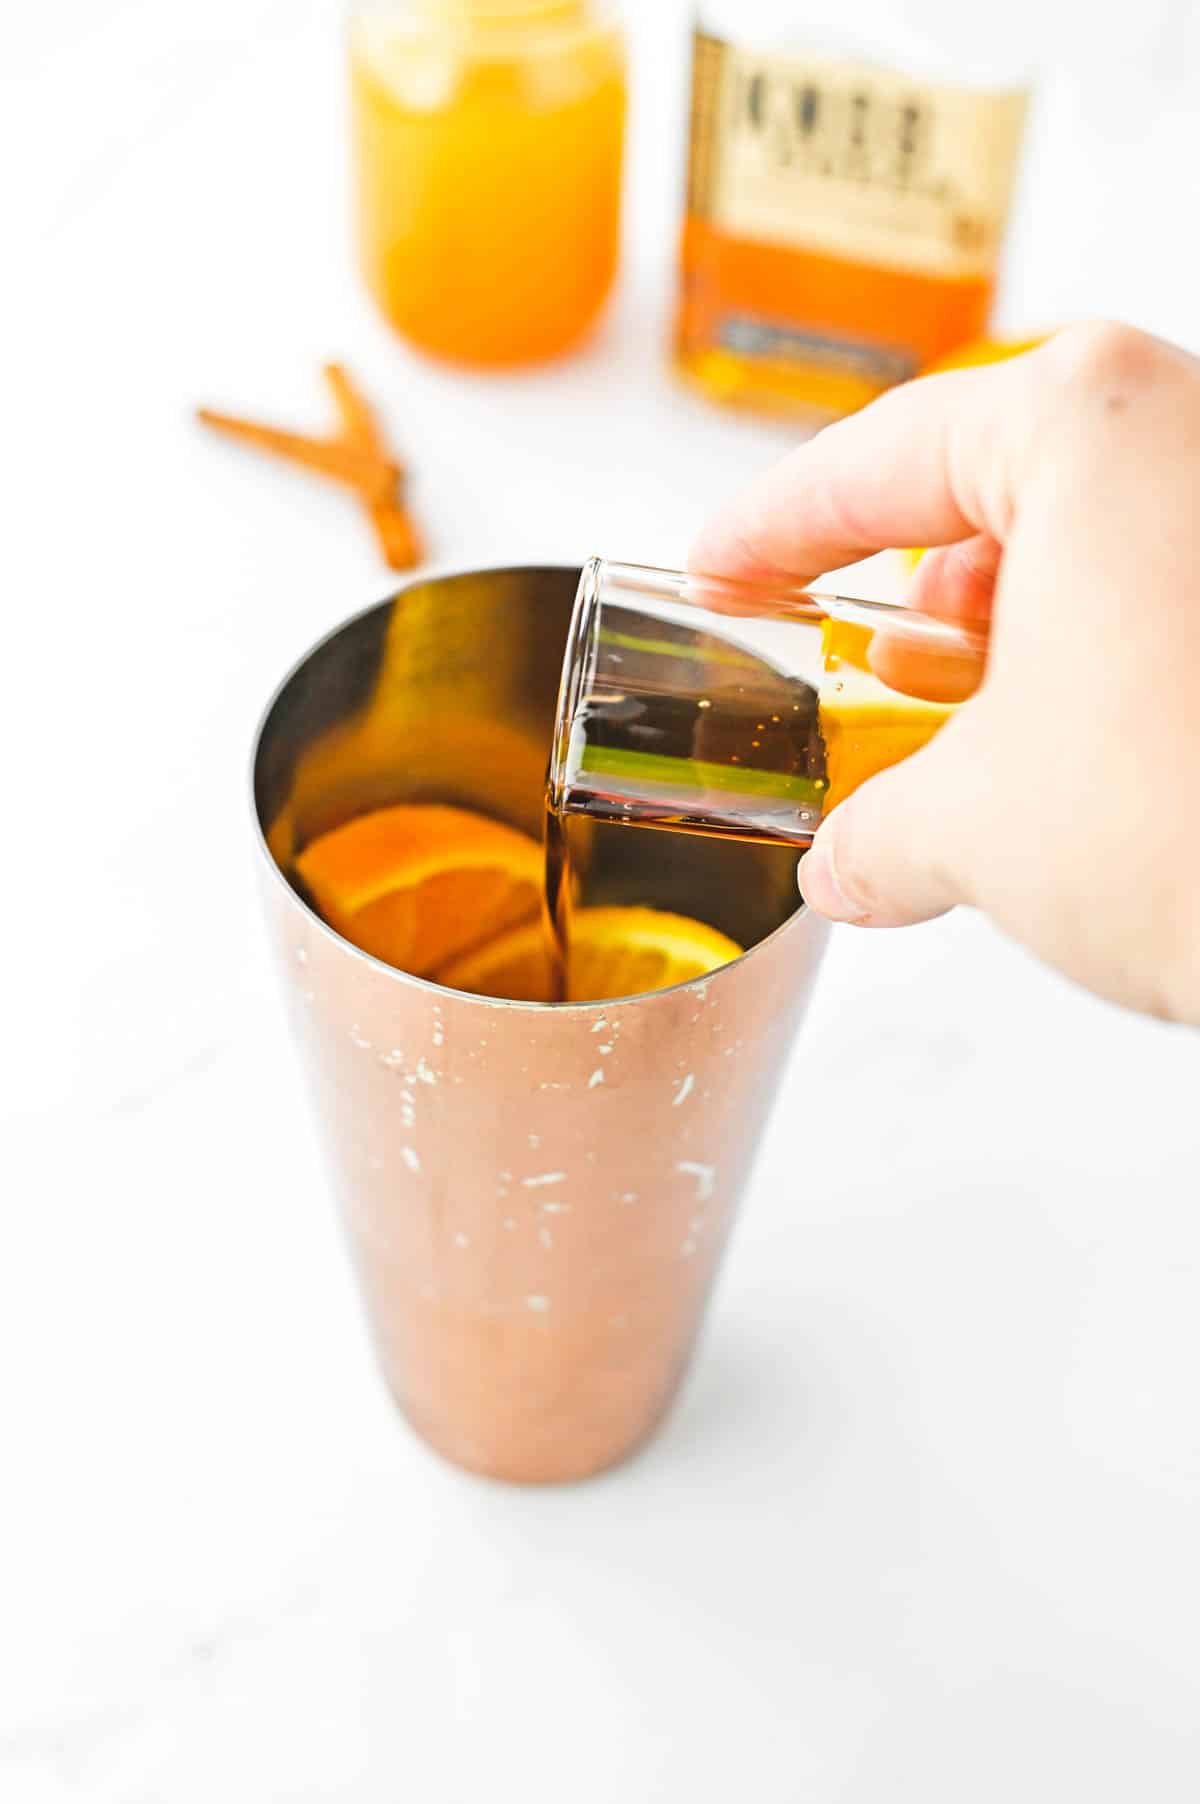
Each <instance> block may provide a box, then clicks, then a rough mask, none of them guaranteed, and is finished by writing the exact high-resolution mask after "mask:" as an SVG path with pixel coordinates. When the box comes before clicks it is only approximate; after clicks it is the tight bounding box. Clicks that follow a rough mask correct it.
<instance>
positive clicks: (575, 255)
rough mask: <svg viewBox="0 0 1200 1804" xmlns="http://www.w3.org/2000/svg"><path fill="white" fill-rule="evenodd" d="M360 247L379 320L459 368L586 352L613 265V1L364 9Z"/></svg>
mask: <svg viewBox="0 0 1200 1804" xmlns="http://www.w3.org/2000/svg"><path fill="white" fill-rule="evenodd" d="M350 57H351V80H352V111H353V130H354V155H355V182H356V189H357V212H358V236H359V246H360V255H361V259H362V266H363V272H364V274H365V276H366V280H367V284H368V286H369V288H370V290H371V292H372V294H373V295H374V296H375V299H376V300H377V301H378V303H379V305H380V307H381V308H382V310H383V312H384V313H385V315H386V316H387V318H388V319H389V320H390V321H391V323H392V324H393V325H394V326H395V327H396V329H397V331H399V332H400V333H402V334H403V336H404V337H405V338H407V339H408V340H409V341H410V342H411V343H412V344H413V345H415V346H417V347H418V349H420V350H423V351H427V352H429V353H431V354H432V355H434V356H436V357H442V358H446V359H448V360H450V361H452V362H455V363H464V364H474V365H480V366H493V367H503V366H505V365H512V364H521V363H531V362H536V361H538V360H540V359H542V358H548V357H553V356H555V355H556V354H557V353H559V352H561V351H564V350H567V349H568V348H569V347H570V346H571V345H572V344H574V343H575V342H576V341H577V340H579V339H580V338H582V337H583V336H584V334H585V333H586V332H587V330H588V327H589V326H590V325H591V324H592V323H593V321H594V320H595V318H596V316H597V314H598V313H599V311H600V309H601V307H602V306H603V304H604V301H605V298H606V297H607V294H608V291H609V289H610V287H611V285H612V280H613V276H614V274H615V271H616V265H617V249H618V229H619V217H620V189H621V156H622V144H623V138H624V125H625V93H626V84H625V47H624V37H623V33H622V31H621V27H620V22H619V19H618V18H617V16H616V14H615V11H614V9H613V8H612V7H611V6H610V5H608V4H606V3H604V0H358V4H356V5H355V6H354V7H353V8H352V13H351V25H350Z"/></svg>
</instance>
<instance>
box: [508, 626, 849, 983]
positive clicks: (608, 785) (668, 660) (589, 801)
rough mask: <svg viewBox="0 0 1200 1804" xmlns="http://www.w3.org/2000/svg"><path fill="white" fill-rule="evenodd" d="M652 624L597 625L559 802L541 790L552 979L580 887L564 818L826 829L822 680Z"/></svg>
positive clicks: (797, 831) (768, 831)
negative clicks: (816, 682)
mask: <svg viewBox="0 0 1200 1804" xmlns="http://www.w3.org/2000/svg"><path fill="white" fill-rule="evenodd" d="M619 613H620V611H619V610H613V611H611V612H610V615H609V618H610V620H615V621H617V623H618V624H619ZM654 632H655V634H657V635H661V636H659V637H653V638H646V637H644V636H638V635H636V634H624V633H620V632H617V633H615V634H614V632H613V631H612V630H611V629H605V630H603V631H602V632H601V635H600V638H601V644H600V647H599V654H600V655H599V656H598V658H597V661H596V666H595V670H594V672H593V676H592V683H591V689H590V692H589V695H588V697H587V699H586V702H585V703H584V705H583V706H582V708H581V709H580V710H579V711H578V712H577V713H576V716H575V722H574V731H573V733H572V737H571V752H570V755H569V759H568V777H567V782H566V785H565V788H564V790H563V792H562V793H561V795H560V796H559V797H558V798H557V806H556V805H555V797H554V796H553V795H552V793H551V791H550V788H549V786H548V787H547V795H546V824H545V853H546V884H545V905H544V909H543V921H544V925H545V931H546V934H547V940H548V944H549V943H550V942H551V941H552V942H553V950H554V958H555V963H556V968H557V970H558V971H559V974H560V976H561V973H562V971H563V970H564V968H565V960H566V956H567V947H568V943H569V940H570V931H571V908H572V902H573V899H574V896H575V893H576V889H577V881H576V874H575V873H574V872H573V869H572V858H571V849H570V833H569V817H574V818H575V819H578V820H583V821H587V822H589V823H592V824H593V825H594V826H597V827H599V828H601V829H602V830H604V829H615V828H618V827H652V828H658V829H663V830H666V831H668V832H672V833H693V834H704V835H712V836H715V837H717V838H721V839H729V840H741V841H748V842H751V843H759V844H767V845H788V846H795V847H796V848H797V849H798V850H805V849H807V847H808V846H810V845H811V844H812V839H813V835H814V834H815V832H816V830H817V827H818V826H819V825H820V821H821V815H822V804H823V799H824V797H825V794H826V792H827V790H828V782H827V778H826V774H825V747H824V740H823V738H822V731H821V724H820V719H819V713H818V696H817V690H816V688H815V687H814V686H813V685H812V684H811V683H808V682H806V681H804V680H803V679H801V678H799V677H795V676H789V675H788V674H786V673H785V672H783V671H781V670H777V669H775V668H774V667H773V666H772V665H770V664H768V663H767V662H766V660H765V659H763V658H762V657H759V656H757V655H755V654H753V653H750V652H749V651H745V652H743V651H742V650H741V649H740V648H739V647H737V646H736V645H733V644H731V643H729V642H725V641H721V640H716V639H714V638H712V637H710V636H709V635H708V634H705V633H700V632H696V631H694V630H692V629H690V628H680V627H678V626H674V625H668V624H667V623H666V622H662V623H659V624H657V625H656V626H655V628H654ZM635 673H636V677H637V685H636V687H637V693H632V692H631V690H632V688H633V685H631V683H630V678H631V677H632V676H633V675H634V674H635ZM643 685H647V687H643ZM668 855H669V854H668V853H667V851H666V848H664V856H668Z"/></svg>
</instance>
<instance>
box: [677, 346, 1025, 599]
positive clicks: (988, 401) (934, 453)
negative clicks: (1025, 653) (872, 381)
mask: <svg viewBox="0 0 1200 1804" xmlns="http://www.w3.org/2000/svg"><path fill="white" fill-rule="evenodd" d="M1048 349H1049V347H1048V346H1047V347H1043V348H1041V349H1039V350H1035V351H1028V352H1026V353H1024V354H1023V355H1022V356H1019V357H1014V358H1012V359H1010V360H1009V361H1008V362H1007V363H1003V364H996V365H994V366H992V367H987V368H982V369H972V370H955V371H951V372H948V373H947V374H945V375H940V376H926V377H922V378H921V379H920V380H918V381H916V382H906V383H905V384H904V385H903V386H902V387H900V388H896V389H892V390H890V391H889V393H887V394H886V395H883V396H881V397H880V399H879V400H877V401H873V402H871V404H870V405H869V406H867V407H865V408H864V409H863V410H862V412H861V413H856V414H852V415H851V416H850V417H849V418H848V419H845V420H839V421H838V422H837V423H836V424H835V425H833V426H827V427H826V428H825V430H824V431H823V432H821V433H818V435H817V436H816V438H813V439H810V440H809V441H808V443H807V444H804V445H800V446H799V447H798V448H797V449H796V450H795V451H792V452H790V453H789V455H788V456H787V457H785V458H783V459H782V461H781V462H779V463H777V464H775V465H774V466H773V467H772V468H771V469H768V470H766V471H764V472H763V474H762V475H761V476H758V477H756V478H755V480H754V481H753V482H751V483H750V485H749V487H748V488H746V489H745V490H743V492H742V494H741V495H739V496H738V497H737V498H736V499H735V500H734V501H733V502H732V503H731V504H730V505H729V506H728V507H727V508H726V509H725V510H724V511H723V512H722V513H721V514H720V515H718V517H717V518H716V519H715V520H713V521H712V522H710V524H709V525H708V526H706V527H705V528H704V530H703V531H702V532H701V534H700V536H699V537H698V538H697V540H696V541H695V543H694V545H693V546H692V550H691V554H690V556H689V559H688V566H689V568H690V569H692V570H695V571H698V572H703V573H704V574H706V575H709V576H724V577H732V578H737V579H740V580H743V581H751V582H771V581H778V580H780V579H781V578H783V577H786V578H787V580H788V581H789V582H793V583H794V582H802V583H804V582H812V581H813V580H814V578H816V577H818V576H820V575H821V573H822V572H823V571H826V570H834V569H837V568H839V567H840V566H841V565H842V564H849V563H853V562H854V561H855V560H856V559H858V558H862V557H869V556H870V555H871V553H872V552H875V551H883V550H886V549H887V548H888V547H889V546H895V545H901V546H903V545H947V544H950V543H952V542H953V541H955V540H958V539H964V538H967V537H968V536H971V535H973V534H975V533H981V532H982V533H988V534H990V535H991V536H992V537H993V538H996V539H999V540H1003V538H1004V536H1005V534H1006V532H1007V529H1008V524H1009V520H1010V518H1011V515H1012V510H1013V505H1014V500H1015V496H1016V491H1017V486H1018V482H1019V477H1020V472H1021V469H1022V467H1023V466H1024V464H1025V461H1026V459H1027V456H1028V452H1029V446H1030V443H1031V441H1032V439H1033V437H1034V436H1035V433H1036V413H1037V409H1036V407H1035V406H1034V405H1033V403H1034V400H1035V398H1036V396H1037V393H1038V390H1039V386H1040V382H1041V378H1042V373H1043V370H1045V369H1046V368H1047V365H1046V362H1045V361H1044V360H1045V356H1046V351H1047V350H1048Z"/></svg>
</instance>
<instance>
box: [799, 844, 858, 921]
mask: <svg viewBox="0 0 1200 1804" xmlns="http://www.w3.org/2000/svg"><path fill="white" fill-rule="evenodd" d="M826 839H827V835H826V834H825V833H822V834H821V835H820V837H819V838H818V839H816V840H815V841H814V842H813V848H812V850H811V852H806V853H805V855H804V857H803V858H802V859H801V860H800V863H799V865H798V866H797V868H796V881H797V883H798V884H799V885H800V894H801V895H802V896H803V897H804V900H805V901H806V902H807V903H808V906H809V907H810V908H812V909H815V910H816V912H817V913H818V914H819V915H824V916H825V918H826V920H827V921H865V920H866V918H867V914H868V912H869V911H868V910H867V909H865V908H860V907H859V905H858V903H857V902H852V901H851V900H850V898H849V896H848V895H847V894H846V892H845V890H844V889H843V888H842V886H841V884H840V883H839V882H838V874H837V866H836V865H835V863H834V858H833V846H832V845H830V844H827V843H826Z"/></svg>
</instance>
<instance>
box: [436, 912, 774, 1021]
mask: <svg viewBox="0 0 1200 1804" xmlns="http://www.w3.org/2000/svg"><path fill="white" fill-rule="evenodd" d="M741 952H742V948H741V947H740V946H739V945H738V944H737V941H736V940H731V939H730V938H729V936H728V935H727V934H724V933H719V932H718V931H717V929H716V928H715V927H708V926H706V925H705V923H704V922H703V921H693V920H692V919H691V918H690V917H689V916H687V915H676V914H668V913H667V912H666V911H665V910H663V909H658V908H580V909H577V910H576V911H575V913H574V915H573V916H572V919H571V942H570V951H569V955H568V959H567V1001H568V1002H605V1001H609V1000H611V999H612V998H614V997H617V996H638V995H641V994H642V993H643V992H644V991H646V990H665V989H668V988H669V987H670V986H671V985H672V984H676V983H687V982H688V981H689V980H690V979H691V978H693V977H707V975H708V974H709V972H710V971H715V970H717V969H718V967H719V966H721V965H727V964H728V963H729V961H730V960H731V959H734V958H738V957H740V955H741ZM437 975H438V981H439V982H440V983H444V984H446V985H447V986H448V987H449V988H450V989H453V990H469V991H470V992H472V994H474V995H479V996H508V997H511V998H514V999H515V1000H517V1001H521V1002H545V1001H548V1000H549V997H550V965H549V960H548V958H547V955H546V946H545V941H544V940H543V938H542V928H541V926H540V925H539V924H538V923H537V922H535V923H533V924H532V925H531V926H526V927H519V928H517V929H516V930H515V932H512V933H507V934H505V935H504V936H503V937H502V938H500V939H497V940H493V941H492V942H491V943H490V944H489V945H486V946H482V947H480V948H479V949H478V951H476V952H473V953H471V954H469V955H468V956H467V957H466V958H462V959H457V960H455V961H454V962H453V963H451V964H449V965H447V966H445V967H444V968H443V969H442V970H440V971H439V972H438V974H437Z"/></svg>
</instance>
